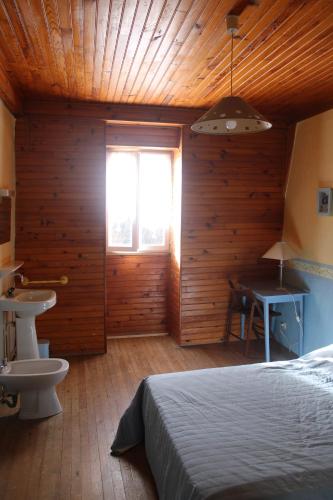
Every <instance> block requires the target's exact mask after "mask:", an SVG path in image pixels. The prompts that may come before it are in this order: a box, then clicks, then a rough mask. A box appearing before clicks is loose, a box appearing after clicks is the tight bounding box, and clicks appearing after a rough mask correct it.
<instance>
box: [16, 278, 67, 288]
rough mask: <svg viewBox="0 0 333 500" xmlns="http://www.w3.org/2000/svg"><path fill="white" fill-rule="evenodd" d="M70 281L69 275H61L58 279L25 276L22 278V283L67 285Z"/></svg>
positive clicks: (24, 284)
mask: <svg viewBox="0 0 333 500" xmlns="http://www.w3.org/2000/svg"><path fill="white" fill-rule="evenodd" d="M68 282H69V279H68V276H60V278H59V279H58V280H29V278H26V277H25V276H24V277H23V279H22V285H23V286H26V285H49V284H50V285H51V284H59V285H67V283H68Z"/></svg>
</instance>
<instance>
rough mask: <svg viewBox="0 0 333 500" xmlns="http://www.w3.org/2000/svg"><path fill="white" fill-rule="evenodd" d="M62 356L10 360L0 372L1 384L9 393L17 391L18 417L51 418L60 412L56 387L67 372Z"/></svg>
mask: <svg viewBox="0 0 333 500" xmlns="http://www.w3.org/2000/svg"><path fill="white" fill-rule="evenodd" d="M68 368H69V364H68V361H66V360H65V359H58V358H49V359H24V360H21V361H10V362H9V363H8V365H7V366H6V367H5V368H4V370H3V371H2V372H1V373H0V384H1V385H3V386H4V387H5V390H6V392H7V393H8V394H12V393H20V396H21V409H20V413H19V418H20V419H23V420H25V419H37V418H45V417H51V416H52V415H56V414H57V413H60V412H61V411H62V407H61V404H60V402H59V399H58V396H57V393H56V389H55V386H56V385H57V384H59V382H61V381H62V380H63V379H64V378H65V376H66V375H67V372H68Z"/></svg>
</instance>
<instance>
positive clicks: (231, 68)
mask: <svg viewBox="0 0 333 500" xmlns="http://www.w3.org/2000/svg"><path fill="white" fill-rule="evenodd" d="M230 59H231V60H230V95H232V84H233V82H232V77H233V74H232V70H233V64H234V34H233V33H231V57H230Z"/></svg>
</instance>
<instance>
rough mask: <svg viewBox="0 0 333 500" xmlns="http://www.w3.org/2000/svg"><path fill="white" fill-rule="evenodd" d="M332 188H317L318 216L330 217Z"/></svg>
mask: <svg viewBox="0 0 333 500" xmlns="http://www.w3.org/2000/svg"><path fill="white" fill-rule="evenodd" d="M332 191H333V190H332V188H319V189H318V194H317V213H318V215H324V216H328V215H332Z"/></svg>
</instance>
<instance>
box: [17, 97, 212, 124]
mask: <svg viewBox="0 0 333 500" xmlns="http://www.w3.org/2000/svg"><path fill="white" fill-rule="evenodd" d="M205 111H206V110H205V109H193V108H176V107H171V106H145V105H138V104H108V103H100V102H96V103H91V102H72V101H70V102H69V101H61V102H59V101H25V102H24V104H23V113H24V114H38V115H40V114H42V115H44V114H45V115H53V116H76V117H81V118H95V119H100V120H105V121H110V122H123V123H126V122H129V123H133V122H137V123H158V124H159V125H168V124H175V125H189V124H191V123H193V122H194V121H195V120H197V119H198V118H199V117H200V116H201V115H202V114H203V113H204V112H205Z"/></svg>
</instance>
